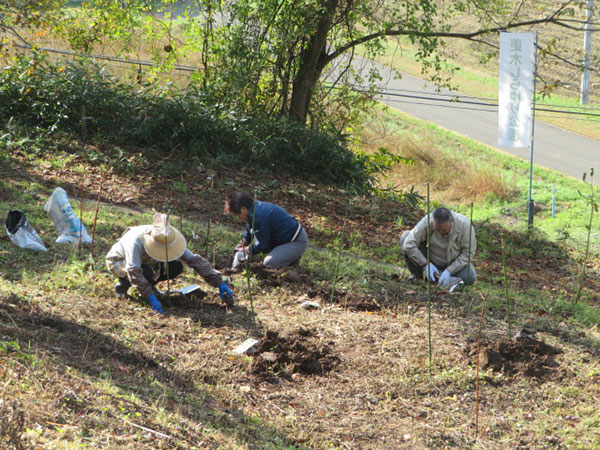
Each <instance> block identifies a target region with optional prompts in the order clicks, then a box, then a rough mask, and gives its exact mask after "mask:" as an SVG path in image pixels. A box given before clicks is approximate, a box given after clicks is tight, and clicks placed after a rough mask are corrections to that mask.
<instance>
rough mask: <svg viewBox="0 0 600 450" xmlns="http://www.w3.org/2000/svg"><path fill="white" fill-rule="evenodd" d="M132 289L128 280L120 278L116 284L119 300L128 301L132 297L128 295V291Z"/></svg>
mask: <svg viewBox="0 0 600 450" xmlns="http://www.w3.org/2000/svg"><path fill="white" fill-rule="evenodd" d="M130 287H131V283H130V282H129V280H128V279H127V278H119V279H118V280H117V283H116V284H115V293H116V294H117V298H118V299H119V300H128V299H130V298H131V297H130V296H129V295H128V294H127V291H128V290H129V288H130Z"/></svg>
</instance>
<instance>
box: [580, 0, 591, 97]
mask: <svg viewBox="0 0 600 450" xmlns="http://www.w3.org/2000/svg"><path fill="white" fill-rule="evenodd" d="M593 14H594V0H587V6H586V12H585V27H584V29H585V33H584V35H583V72H582V74H581V92H580V96H579V103H580V104H581V105H587V104H589V102H590V63H591V60H592V15H593Z"/></svg>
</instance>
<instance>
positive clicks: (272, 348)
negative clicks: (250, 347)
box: [249, 328, 340, 383]
mask: <svg viewBox="0 0 600 450" xmlns="http://www.w3.org/2000/svg"><path fill="white" fill-rule="evenodd" d="M315 339H317V338H316V337H315V336H314V333H313V331H311V330H309V329H306V328H299V329H298V330H296V331H293V332H291V333H289V334H288V335H286V336H282V335H280V334H279V333H278V332H276V331H267V333H266V335H265V336H264V337H263V338H262V339H261V340H260V341H259V343H258V344H257V352H256V353H254V355H253V356H254V360H253V361H252V364H251V365H250V368H249V371H250V373H251V374H252V376H253V377H254V378H255V379H256V380H258V381H269V382H275V383H278V382H280V381H281V379H291V378H292V377H293V375H294V374H296V373H299V374H301V375H324V374H326V373H327V372H329V371H331V370H333V369H334V368H335V367H336V366H337V365H338V364H339V362H340V359H339V358H338V357H337V356H336V355H335V354H334V353H333V349H332V345H333V342H329V343H327V344H323V343H320V342H314V340H315Z"/></svg>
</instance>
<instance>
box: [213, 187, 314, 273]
mask: <svg viewBox="0 0 600 450" xmlns="http://www.w3.org/2000/svg"><path fill="white" fill-rule="evenodd" d="M225 213H227V214H231V215H233V216H236V217H237V218H238V219H240V220H241V221H242V222H244V223H246V232H245V233H244V235H243V237H242V241H241V242H240V243H239V244H238V245H237V247H236V248H235V255H234V258H233V264H232V269H235V268H236V267H237V266H238V265H239V264H240V263H241V262H242V261H244V260H245V259H246V257H247V255H248V254H252V255H257V254H260V253H267V256H266V257H265V258H264V259H263V262H262V263H263V265H264V266H265V267H269V268H277V267H283V266H291V265H295V264H297V263H298V261H299V260H300V257H301V256H302V254H303V253H304V251H305V250H306V248H307V247H308V236H307V234H306V231H305V230H304V228H303V227H302V225H301V224H300V222H298V220H296V218H295V217H293V216H292V215H290V214H289V213H288V212H287V211H286V210H285V209H283V208H282V207H280V206H277V205H274V204H273V203H268V202H261V201H258V200H254V199H253V198H252V196H251V195H250V194H248V193H246V192H232V193H230V194H229V195H228V196H227V198H226V199H225ZM252 227H254V238H255V243H254V245H252V246H251V247H250V246H249V245H250V241H251V240H252Z"/></svg>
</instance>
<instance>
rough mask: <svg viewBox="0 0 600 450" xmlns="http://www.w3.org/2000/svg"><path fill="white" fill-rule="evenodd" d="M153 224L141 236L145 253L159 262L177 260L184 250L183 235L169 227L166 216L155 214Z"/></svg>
mask: <svg viewBox="0 0 600 450" xmlns="http://www.w3.org/2000/svg"><path fill="white" fill-rule="evenodd" d="M153 222H154V223H153V225H152V228H150V229H149V230H148V231H146V232H145V233H144V234H143V235H142V242H143V243H144V249H145V250H146V253H148V255H150V257H151V258H152V259H155V260H157V261H161V262H165V261H173V260H175V259H179V258H180V257H181V255H183V252H185V249H186V244H185V238H184V237H183V234H181V233H180V232H179V230H177V229H175V228H173V227H172V226H171V225H169V216H168V215H166V214H160V213H157V214H155V215H154V221H153Z"/></svg>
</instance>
